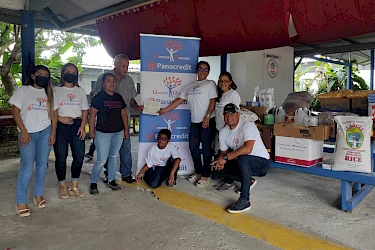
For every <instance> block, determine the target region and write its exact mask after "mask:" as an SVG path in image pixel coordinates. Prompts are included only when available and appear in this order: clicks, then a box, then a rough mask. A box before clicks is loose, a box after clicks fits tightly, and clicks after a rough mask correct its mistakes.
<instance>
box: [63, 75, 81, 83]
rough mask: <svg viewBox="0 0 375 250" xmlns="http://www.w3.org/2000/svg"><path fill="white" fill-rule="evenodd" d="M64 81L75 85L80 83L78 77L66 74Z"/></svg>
mask: <svg viewBox="0 0 375 250" xmlns="http://www.w3.org/2000/svg"><path fill="white" fill-rule="evenodd" d="M63 79H64V81H66V82H70V83H74V82H77V81H78V76H77V75H73V74H65V75H64V77H63Z"/></svg>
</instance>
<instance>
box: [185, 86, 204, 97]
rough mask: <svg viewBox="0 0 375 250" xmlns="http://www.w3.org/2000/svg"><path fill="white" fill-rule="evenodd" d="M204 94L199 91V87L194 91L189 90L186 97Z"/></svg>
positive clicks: (193, 89)
mask: <svg viewBox="0 0 375 250" xmlns="http://www.w3.org/2000/svg"><path fill="white" fill-rule="evenodd" d="M200 94H202V91H201V90H200V89H199V86H195V87H194V88H192V89H189V91H188V92H187V93H186V95H187V96H188V95H200Z"/></svg>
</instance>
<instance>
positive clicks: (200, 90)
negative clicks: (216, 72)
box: [180, 80, 217, 123]
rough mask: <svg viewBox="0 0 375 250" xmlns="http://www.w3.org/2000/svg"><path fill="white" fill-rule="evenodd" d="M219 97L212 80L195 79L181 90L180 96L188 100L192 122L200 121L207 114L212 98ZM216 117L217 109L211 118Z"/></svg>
mask: <svg viewBox="0 0 375 250" xmlns="http://www.w3.org/2000/svg"><path fill="white" fill-rule="evenodd" d="M216 97H217V90H216V84H215V82H214V81H212V80H203V81H195V82H193V83H190V84H188V85H187V86H186V88H185V89H184V90H183V91H182V92H181V95H180V98H182V99H185V100H187V101H188V104H189V107H190V112H191V122H193V123H200V122H202V121H203V120H204V117H205V116H206V114H207V110H208V106H209V105H210V99H212V98H216ZM212 117H215V110H214V111H213V112H212V114H211V118H212Z"/></svg>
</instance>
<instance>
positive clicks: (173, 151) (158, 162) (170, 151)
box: [146, 143, 180, 168]
mask: <svg viewBox="0 0 375 250" xmlns="http://www.w3.org/2000/svg"><path fill="white" fill-rule="evenodd" d="M171 156H172V158H173V159H176V158H180V154H179V152H178V147H177V146H176V145H174V144H173V143H168V144H167V146H166V147H165V148H164V149H160V148H159V147H158V145H153V146H152V147H151V148H150V150H149V151H148V154H147V158H146V164H147V166H148V167H149V168H152V167H154V166H161V167H164V166H165V165H167V161H168V160H169V158H171Z"/></svg>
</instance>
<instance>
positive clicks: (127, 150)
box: [120, 133, 133, 178]
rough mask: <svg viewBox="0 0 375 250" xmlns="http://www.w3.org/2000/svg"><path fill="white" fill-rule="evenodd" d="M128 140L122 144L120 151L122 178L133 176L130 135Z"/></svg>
mask: <svg viewBox="0 0 375 250" xmlns="http://www.w3.org/2000/svg"><path fill="white" fill-rule="evenodd" d="M128 134H129V136H128V138H127V139H126V140H124V141H123V142H122V145H121V149H120V174H121V177H122V178H125V177H128V176H131V175H132V165H133V162H132V150H131V144H130V133H128Z"/></svg>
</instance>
